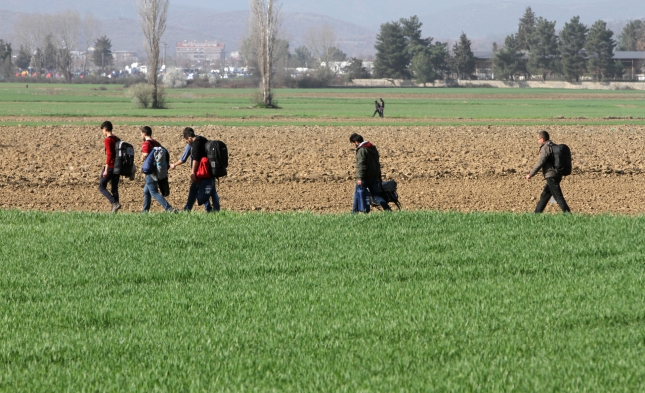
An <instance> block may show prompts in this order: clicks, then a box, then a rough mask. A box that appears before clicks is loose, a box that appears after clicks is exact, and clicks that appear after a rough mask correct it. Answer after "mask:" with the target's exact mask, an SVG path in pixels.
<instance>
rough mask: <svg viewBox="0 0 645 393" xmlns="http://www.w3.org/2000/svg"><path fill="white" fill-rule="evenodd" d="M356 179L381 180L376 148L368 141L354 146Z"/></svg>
mask: <svg viewBox="0 0 645 393" xmlns="http://www.w3.org/2000/svg"><path fill="white" fill-rule="evenodd" d="M356 180H381V164H380V163H379V156H378V150H376V146H374V145H373V144H371V143H370V142H368V141H365V142H363V143H361V144H360V145H358V147H357V148H356Z"/></svg>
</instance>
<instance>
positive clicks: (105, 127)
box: [101, 120, 112, 135]
mask: <svg viewBox="0 0 645 393" xmlns="http://www.w3.org/2000/svg"><path fill="white" fill-rule="evenodd" d="M101 131H103V135H109V134H111V133H112V123H110V122H109V121H107V120H106V121H104V122H103V123H101Z"/></svg>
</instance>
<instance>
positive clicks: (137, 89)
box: [127, 83, 152, 108]
mask: <svg viewBox="0 0 645 393" xmlns="http://www.w3.org/2000/svg"><path fill="white" fill-rule="evenodd" d="M127 94H128V96H129V97H130V98H132V103H133V104H134V105H135V106H136V107H137V108H147V107H149V106H150V103H151V102H152V86H150V85H149V84H147V83H137V84H136V85H132V86H130V88H129V89H128V92H127Z"/></svg>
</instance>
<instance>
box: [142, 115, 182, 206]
mask: <svg viewBox="0 0 645 393" xmlns="http://www.w3.org/2000/svg"><path fill="white" fill-rule="evenodd" d="M141 139H142V140H143V143H142V144H141V162H142V163H143V162H145V161H146V158H147V157H148V155H150V154H154V153H153V149H154V148H155V147H162V146H161V144H160V143H159V142H157V141H156V140H154V139H152V129H151V128H150V127H148V126H143V127H141ZM153 159H154V158H153ZM151 197H152V198H154V199H155V200H157V202H159V204H160V205H161V207H163V208H164V210H165V211H167V212H168V213H174V212H175V209H174V208H173V207H172V206H171V205H170V203H168V201H167V200H166V198H164V197H163V195H161V193H160V192H159V179H158V178H157V177H156V176H155V175H154V174H152V173H151V174H146V184H145V186H144V187H143V210H142V213H147V212H148V211H150V203H151V202H152V199H151Z"/></svg>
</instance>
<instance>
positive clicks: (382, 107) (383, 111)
mask: <svg viewBox="0 0 645 393" xmlns="http://www.w3.org/2000/svg"><path fill="white" fill-rule="evenodd" d="M379 99H380V100H381V105H379V108H380V109H379V115H380V116H381V117H384V116H385V101H383V99H382V98H379Z"/></svg>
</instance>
